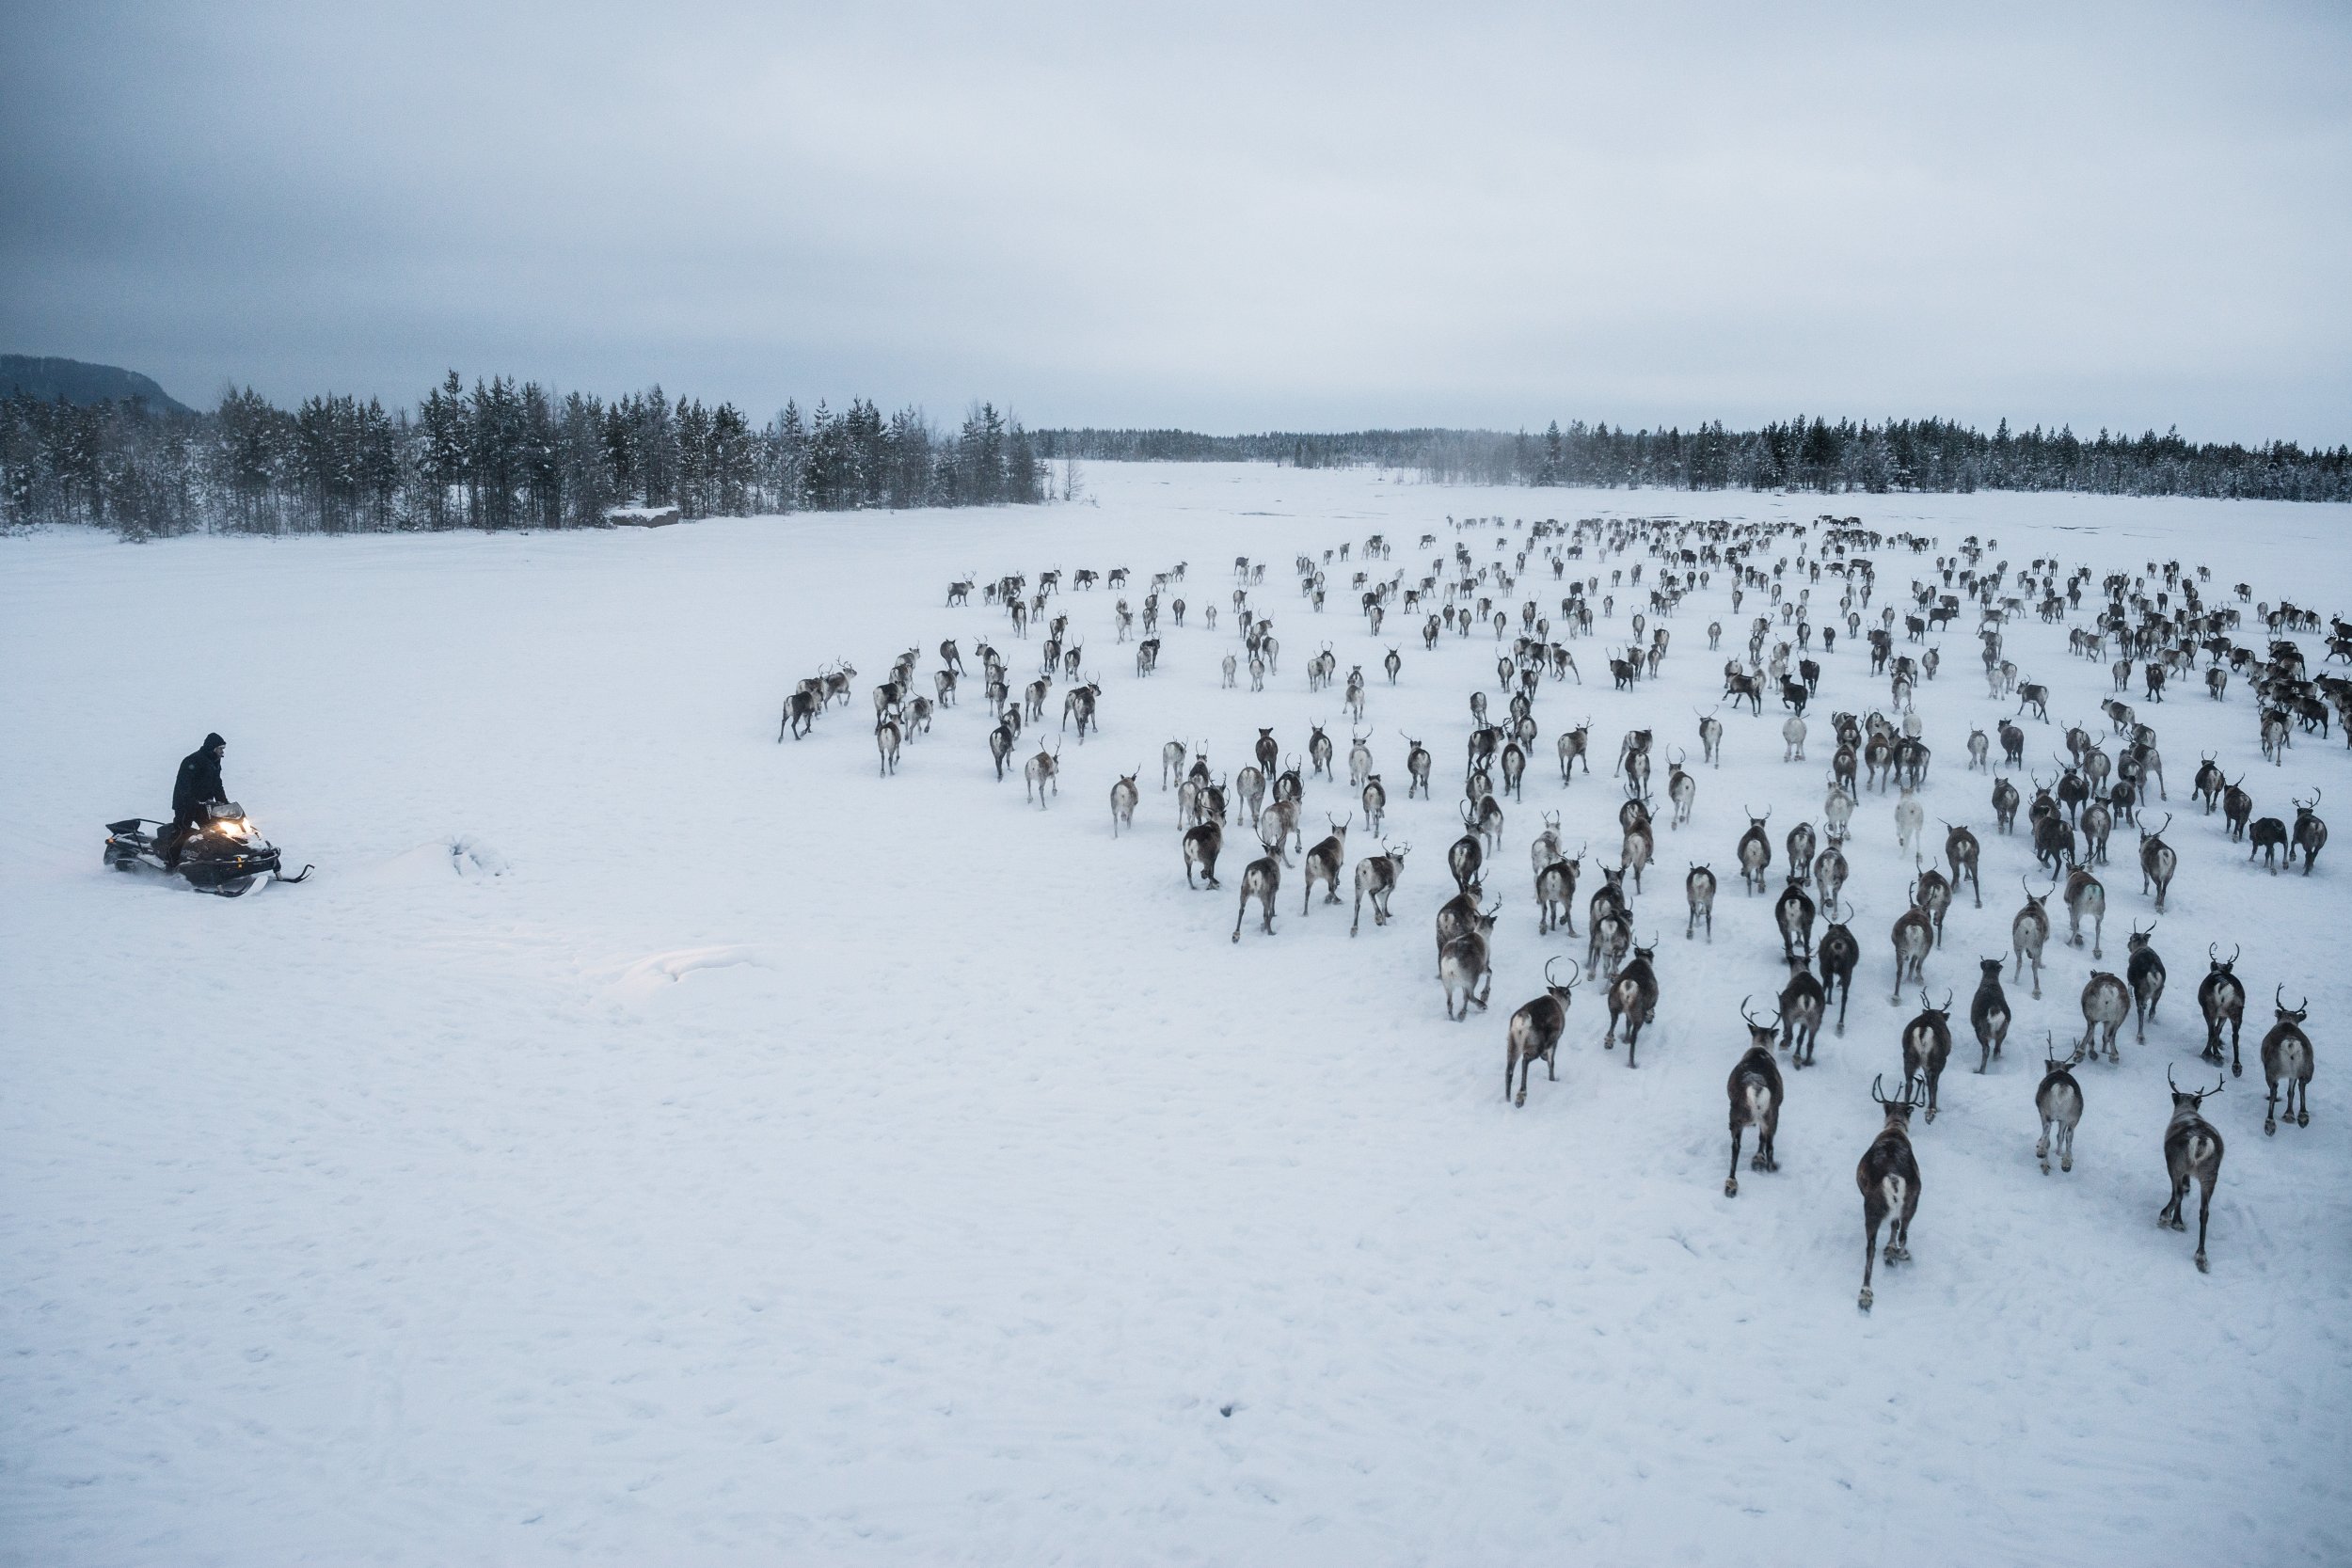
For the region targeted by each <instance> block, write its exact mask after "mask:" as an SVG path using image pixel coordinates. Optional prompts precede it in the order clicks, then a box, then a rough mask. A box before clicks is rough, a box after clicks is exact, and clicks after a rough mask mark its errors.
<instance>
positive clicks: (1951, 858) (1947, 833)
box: [1936, 817, 1984, 941]
mask: <svg viewBox="0 0 2352 1568" xmlns="http://www.w3.org/2000/svg"><path fill="white" fill-rule="evenodd" d="M1937 820H1938V821H1942V820H1943V819H1942V818H1940V817H1939V818H1937ZM1977 854H1978V846H1977V835H1976V834H1975V833H1972V832H1969V831H1968V830H1967V829H1966V828H1955V827H1953V826H1952V825H1951V824H1950V823H1949V822H1946V823H1944V859H1945V862H1946V863H1947V864H1948V865H1950V866H1951V868H1952V875H1951V881H1950V883H1949V884H1948V885H1949V887H1950V888H1951V889H1952V890H1954V891H1957V890H1958V889H1959V887H1960V884H1961V881H1962V880H1963V879H1966V881H1967V883H1968V889H1969V891H1970V892H1971V893H1972V894H1974V895H1976V900H1977V903H1976V907H1977V908H1978V909H1982V908H1984V886H1983V884H1982V883H1981V882H1979V881H1978V879H1977ZM1936 936H1937V939H1938V940H1939V941H1940V940H1941V939H1942V937H1943V926H1942V922H1940V921H1939V922H1938V923H1937V928H1936Z"/></svg>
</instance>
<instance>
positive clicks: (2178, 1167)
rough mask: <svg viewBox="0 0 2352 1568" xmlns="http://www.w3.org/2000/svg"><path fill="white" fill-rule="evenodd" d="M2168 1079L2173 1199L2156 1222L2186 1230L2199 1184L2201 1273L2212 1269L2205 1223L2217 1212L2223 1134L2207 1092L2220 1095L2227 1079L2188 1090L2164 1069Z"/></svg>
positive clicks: (2167, 1160)
mask: <svg viewBox="0 0 2352 1568" xmlns="http://www.w3.org/2000/svg"><path fill="white" fill-rule="evenodd" d="M2164 1081H2165V1083H2166V1085H2168V1086H2169V1087H2170V1089H2171V1091H2172V1119H2171V1121H2170V1122H2169V1123H2168V1124H2167V1125H2166V1127H2165V1130H2164V1168H2165V1171H2166V1174H2168V1175H2169V1177H2170V1178H2171V1180H2172V1201H2171V1202H2169V1203H2167V1204H2166V1205H2165V1206H2164V1207H2163V1208H2162V1209H2160V1210H2158V1211H2157V1212H2156V1223H2157V1224H2158V1225H2169V1226H2170V1227H2172V1228H2173V1229H2175V1230H2185V1229H2187V1228H2188V1226H2187V1223H2186V1222H2185V1220H2183V1219H2182V1217H2181V1205H2182V1204H2183V1203H2184V1202H2185V1201H2186V1199H2187V1197H2188V1184H2189V1183H2190V1182H2191V1181H2194V1182H2196V1183H2197V1185H2198V1188H2199V1193H2198V1201H2197V1272H2198V1273H2199V1274H2204V1273H2207V1272H2208V1269H2207V1266H2206V1262H2205V1225H2206V1222H2207V1220H2208V1219H2210V1218H2211V1217H2212V1214H2213V1189H2214V1183H2215V1182H2217V1181H2218V1180H2220V1179H2221V1155H2222V1147H2223V1146H2222V1142H2221V1134H2220V1133H2219V1132H2216V1131H2215V1130H2214V1126H2213V1123H2211V1122H2209V1121H2207V1120H2206V1119H2205V1117H2204V1114H2203V1113H2204V1102H2205V1097H2206V1096H2207V1095H2215V1094H2219V1093H2220V1092H2221V1088H2222V1085H2224V1084H2226V1083H2228V1082H2229V1080H2227V1079H2219V1080H2217V1081H2216V1082H2215V1084H2214V1086H2213V1087H2212V1088H2210V1089H2198V1090H2194V1091H2192V1090H2188V1089H2184V1088H2182V1087H2181V1086H2180V1085H2178V1084H2175V1083H2173V1082H2172V1069H2170V1068H2167V1069H2164Z"/></svg>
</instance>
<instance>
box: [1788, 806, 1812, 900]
mask: <svg viewBox="0 0 2352 1568" xmlns="http://www.w3.org/2000/svg"><path fill="white" fill-rule="evenodd" d="M1783 842H1784V844H1785V845H1786V846H1787V847H1788V879H1789V880H1790V881H1792V882H1794V883H1796V884H1797V885H1798V886H1800V887H1803V886H1804V884H1805V883H1806V882H1808V881H1810V880H1811V879H1812V878H1813V864H1814V861H1813V847H1814V838H1813V824H1812V823H1810V822H1800V823H1798V824H1797V825H1796V826H1795V827H1793V828H1791V829H1789V830H1788V838H1787V839H1785V840H1784V841H1783Z"/></svg>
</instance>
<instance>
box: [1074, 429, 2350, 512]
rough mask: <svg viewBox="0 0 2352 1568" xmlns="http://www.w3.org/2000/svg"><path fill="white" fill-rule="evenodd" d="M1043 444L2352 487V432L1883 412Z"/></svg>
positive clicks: (2308, 493) (1525, 480) (1605, 482)
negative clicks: (2317, 434)
mask: <svg viewBox="0 0 2352 1568" xmlns="http://www.w3.org/2000/svg"><path fill="white" fill-rule="evenodd" d="M1038 448H1039V451H1040V453H1041V455H1042V456H1044V457H1046V458H1049V459H1051V458H1061V457H1074V458H1080V459H1093V460H1130V461H1159V462H1194V463H1199V462H1263V463H1285V464H1291V465H1294V466H1295V467H1345V466H1376V467H1387V468H1399V469H1405V470H1408V471H1411V472H1413V473H1417V474H1419V475H1420V476H1421V477H1422V479H1424V480H1428V481H1432V482H1436V483H1476V484H1535V485H1549V484H1576V485H1591V486H1597V487H1601V488H1627V489H1634V488H1646V489H1670V490H1726V489H1748V490H1773V489H1794V490H1821V491H1850V490H1865V491H1871V492H1886V491H1904V490H1911V491H1961V492H1965V491H1971V490H2080V491H2088V492H2090V493H2093V494H2098V495H2115V496H2229V497H2246V498H2258V499H2269V500H2334V501H2340V500H2352V448H2347V447H2344V446H2338V447H2336V448H2335V449H2334V450H2332V451H2329V450H2328V449H2325V448H2317V449H2312V450H2306V449H2304V448H2302V447H2300V446H2297V445H2296V444H2295V443H2293V442H2291V441H2273V442H2270V443H2267V444H2265V445H2262V446H2254V447H2248V446H2241V445H2239V444H2237V443H2235V442H2232V443H2229V444H2228V445H2221V444H2217V443H2215V442H2210V441H2208V442H2203V443H2197V444H2192V443H2191V442H2189V441H2188V440H2186V439H2185V438H2184V437H2183V436H2181V435H2180V434H2179V433H2178V432H2177V431H2169V432H2167V433H2166V434H2164V435H2162V436H2159V435H2157V434H2156V433H2155V432H2153V431H2150V432H2148V433H2147V434H2145V435H2142V436H2119V435H2114V434H2110V433H2109V432H2107V431H2105V430H2102V431H2101V432H2099V434H2098V435H2097V436H2094V437H2091V438H2090V439H2085V438H2084V437H2082V436H2076V435H2075V434H2074V431H2073V430H2071V429H2068V428H2063V427H2061V428H2060V429H2058V430H2056V431H2045V430H2042V428H2041V427H2040V426H2036V427H2035V428H2033V429H2032V430H2028V431H2012V430H2010V427H2009V421H2008V420H2002V421H2001V424H2000V426H1999V428H1998V429H1996V430H1994V432H1993V434H1991V435H1990V436H1988V435H1986V434H1984V433H1983V432H1981V431H1979V430H1976V429H1973V428H1971V427H1970V426H1967V425H1963V424H1960V423H1957V422H1955V421H1953V420H1933V419H1930V420H1884V421H1883V422H1881V423H1878V424H1872V423H1870V422H1869V421H1868V420H1863V421H1861V422H1859V423H1857V422H1855V421H1854V420H1838V421H1837V422H1836V423H1832V422H1830V421H1829V420H1823V419H1818V418H1814V419H1807V418H1804V417H1802V416H1800V417H1799V418H1796V419H1793V420H1788V421H1786V422H1785V423H1773V424H1767V425H1765V426H1763V427H1762V428H1760V429H1756V430H1726V429H1724V425H1723V423H1722V422H1721V421H1720V420H1718V421H1715V422H1713V423H1708V424H1702V425H1699V426H1697V427H1696V428H1694V429H1692V430H1687V431H1686V430H1681V429H1678V428H1668V429H1665V430H1628V429H1626V428H1625V427H1623V426H1619V427H1617V428H1615V429H1611V428H1610V427H1609V425H1607V424H1606V423H1600V424H1593V425H1587V424H1585V423H1584V422H1583V421H1582V420H1577V421H1575V422H1573V423H1571V424H1569V425H1567V426H1565V428H1564V427H1563V426H1561V425H1560V424H1559V423H1558V422H1557V421H1555V422H1553V424H1552V425H1551V427H1550V428H1549V429H1548V430H1546V431H1545V432H1544V433H1543V434H1541V435H1531V434H1529V433H1527V432H1525V431H1521V432H1518V433H1517V434H1509V433H1505V432H1502V431H1493V430H1434V429H1433V430H1362V431H1356V432H1353V433H1350V434H1346V435H1309V434H1300V433H1289V432H1269V433H1266V434H1264V435H1258V436H1200V435H1196V434H1194V433H1193V432H1191V431H1184V430H1046V431H1040V432H1039V433H1038Z"/></svg>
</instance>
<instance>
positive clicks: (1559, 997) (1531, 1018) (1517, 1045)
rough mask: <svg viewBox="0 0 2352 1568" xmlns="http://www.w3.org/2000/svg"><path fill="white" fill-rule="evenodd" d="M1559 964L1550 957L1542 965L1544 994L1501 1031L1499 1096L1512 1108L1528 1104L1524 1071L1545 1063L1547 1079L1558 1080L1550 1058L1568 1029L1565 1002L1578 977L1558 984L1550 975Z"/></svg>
mask: <svg viewBox="0 0 2352 1568" xmlns="http://www.w3.org/2000/svg"><path fill="white" fill-rule="evenodd" d="M1559 961H1560V960H1559V959H1557V958H1552V959H1549V960H1548V961H1547V962H1546V963H1545V964H1544V994H1543V995H1541V996H1539V997H1537V998H1535V1000H1534V1001H1533V1002H1530V1003H1529V1004H1528V1005H1527V1006H1524V1007H1521V1008H1520V1009H1519V1010H1518V1012H1515V1013H1513V1014H1512V1015H1511V1023H1510V1027H1509V1028H1508V1029H1507V1030H1505V1031H1504V1033H1505V1034H1506V1036H1507V1037H1508V1038H1509V1043H1510V1050H1509V1054H1508V1055H1506V1056H1505V1057H1504V1058H1503V1061H1502V1096H1503V1098H1504V1099H1505V1100H1509V1101H1511V1102H1512V1103H1513V1104H1514V1105H1524V1104H1526V1103H1527V1069H1529V1068H1531V1067H1533V1066H1534V1064H1535V1063H1536V1062H1539V1061H1540V1062H1542V1063H1543V1064H1544V1077H1545V1078H1546V1080H1548V1081H1549V1082H1553V1083H1557V1082H1558V1081H1559V1078H1560V1072H1559V1069H1558V1068H1557V1067H1556V1066H1555V1065H1554V1060H1553V1058H1554V1057H1555V1056H1556V1055H1557V1054H1558V1052H1559V1049H1560V1037H1561V1035H1562V1034H1563V1033H1564V1032H1565V1030H1566V1028H1567V1026H1568V1003H1569V1002H1570V1000H1571V999H1572V993H1573V992H1574V991H1575V990H1576V983H1577V980H1578V979H1579V978H1581V974H1571V975H1569V977H1568V983H1567V984H1566V985H1565V986H1564V985H1562V984H1560V983H1559V982H1558V981H1557V980H1555V979H1553V978H1552V975H1551V966H1552V965H1553V964H1555V963H1558V962H1559ZM1568 967H1569V968H1570V969H1572V970H1573V969H1575V968H1576V960H1574V959H1573V958H1571V959H1570V960H1568ZM1465 1010H1466V1011H1467V1009H1465ZM1515 1072H1516V1073H1517V1074H1518V1080H1519V1084H1518V1094H1517V1095H1516V1096H1514V1095H1513V1093H1512V1090H1511V1075H1512V1074H1513V1073H1515Z"/></svg>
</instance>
